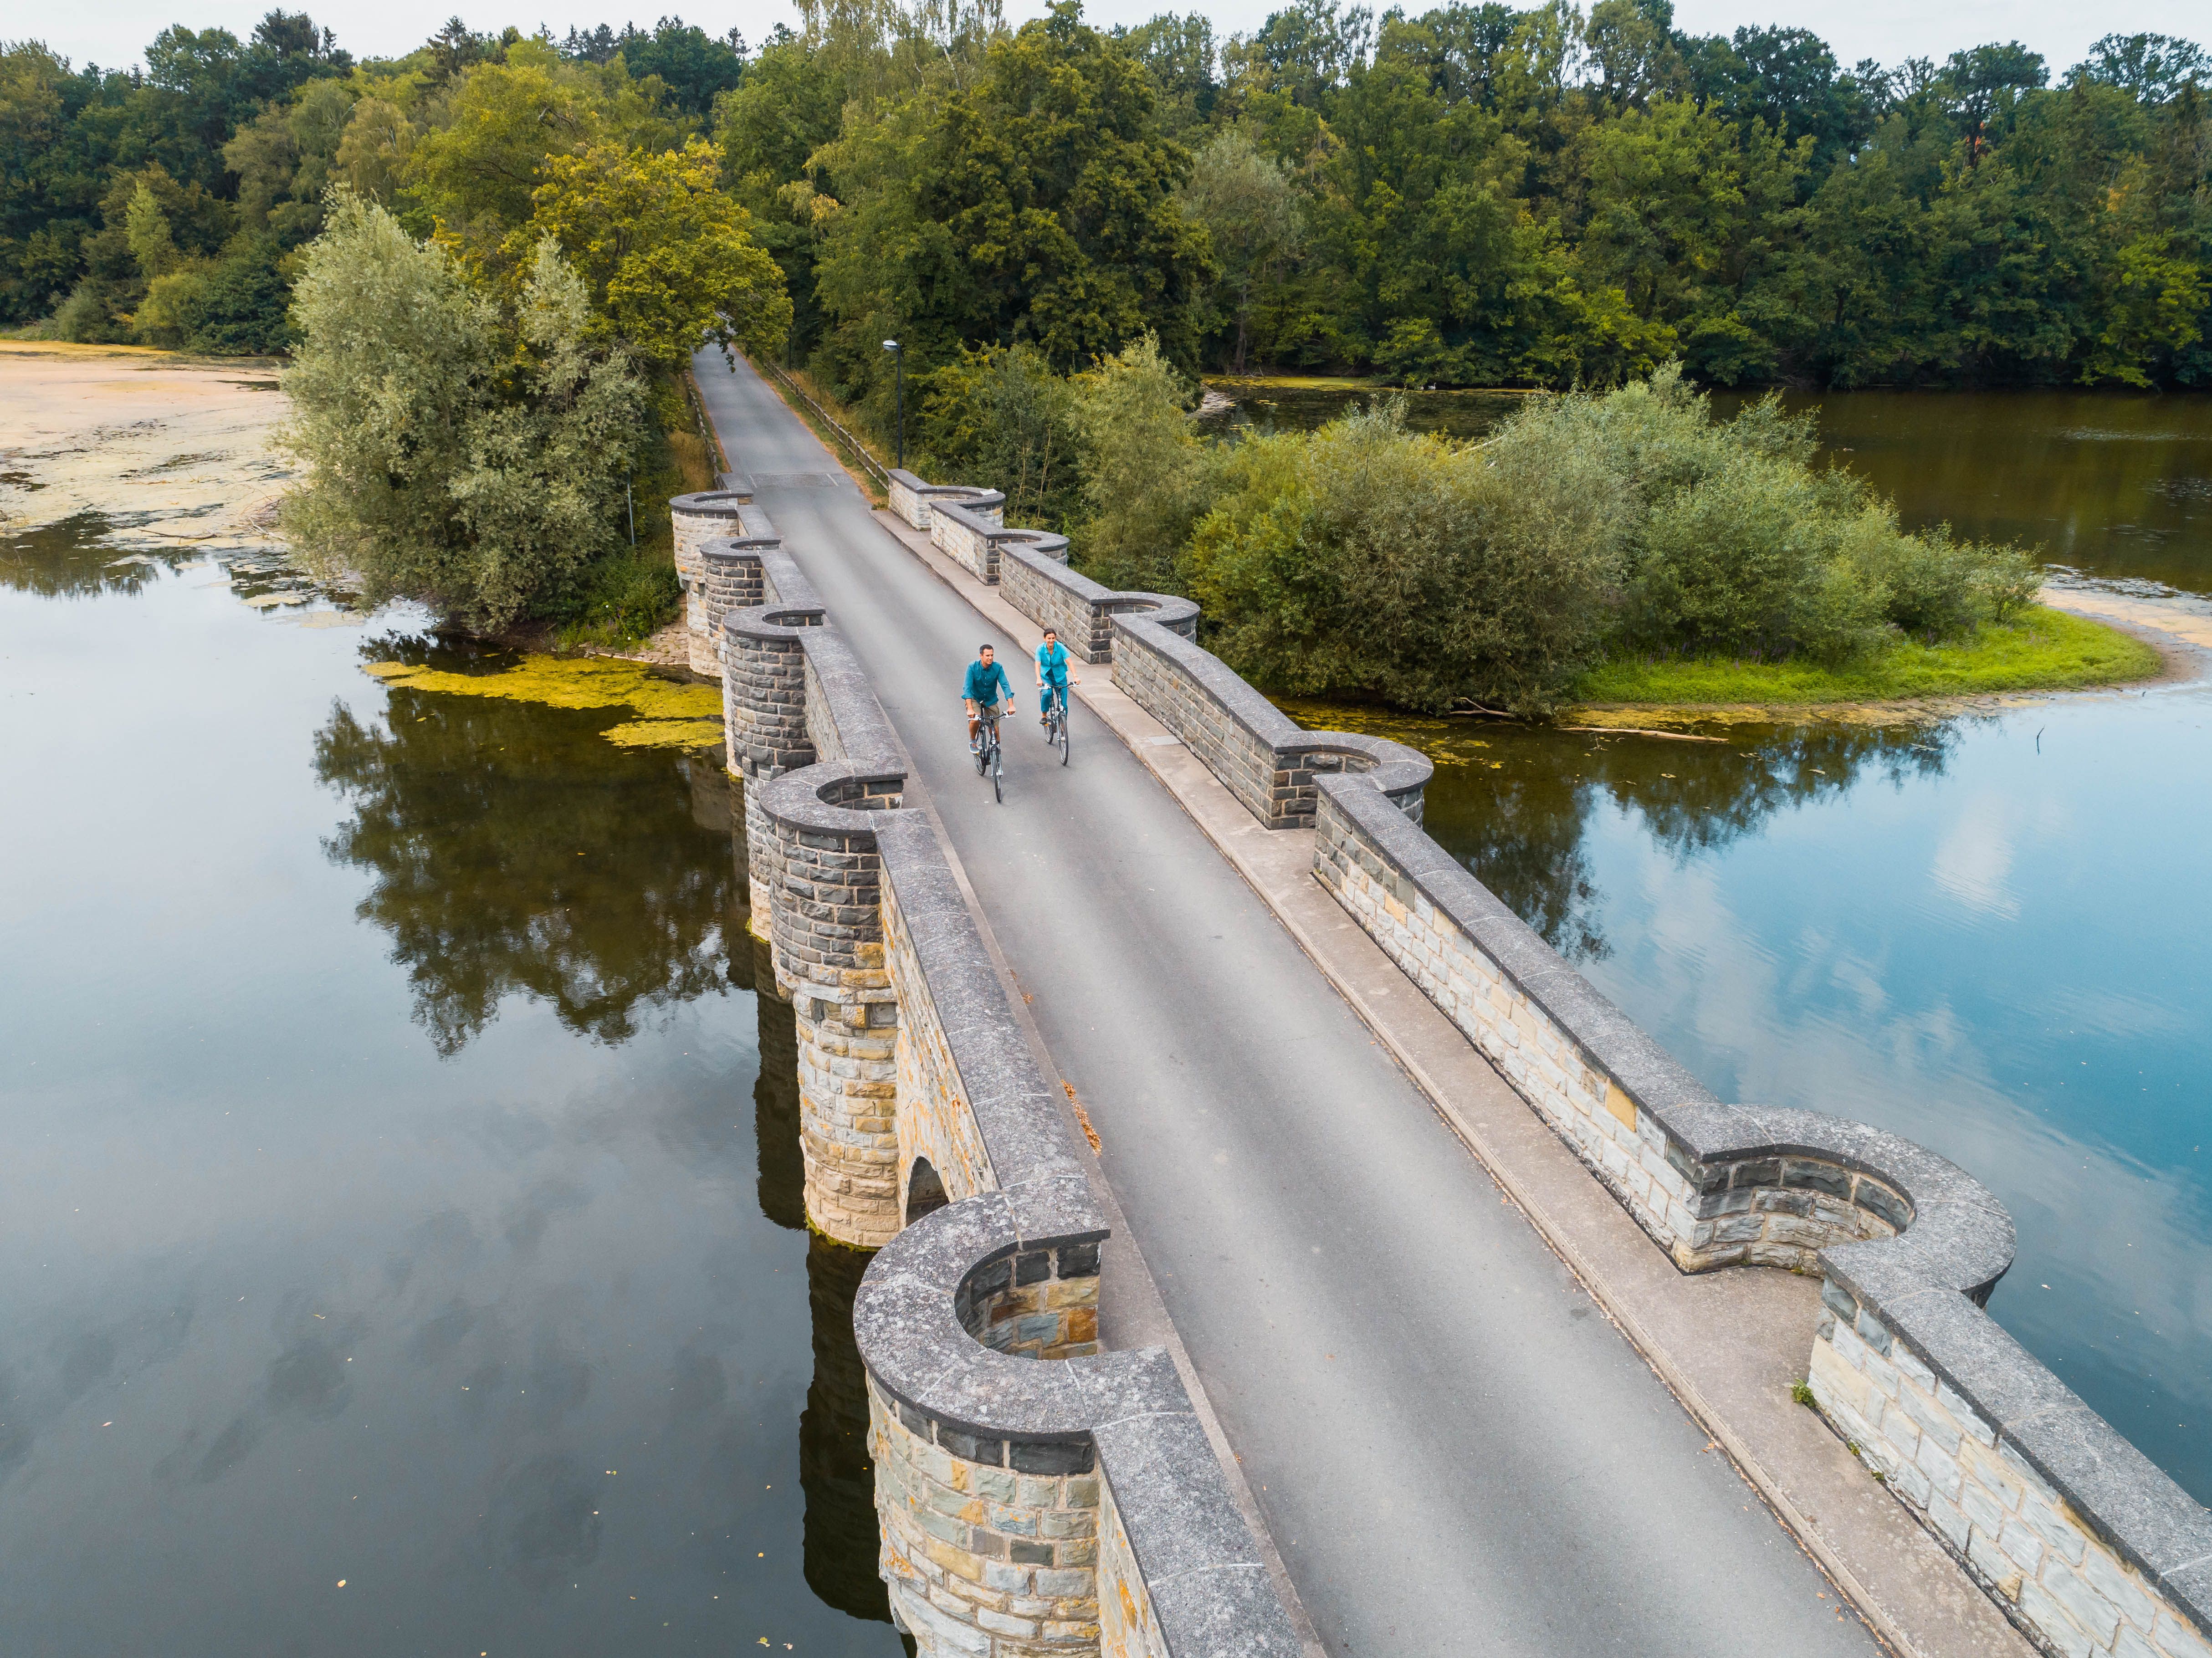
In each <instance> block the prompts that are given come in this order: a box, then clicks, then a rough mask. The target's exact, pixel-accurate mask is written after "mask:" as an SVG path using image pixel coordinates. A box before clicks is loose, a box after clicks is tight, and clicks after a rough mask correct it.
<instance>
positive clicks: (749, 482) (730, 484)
mask: <svg viewBox="0 0 2212 1658" xmlns="http://www.w3.org/2000/svg"><path fill="white" fill-rule="evenodd" d="M714 488H715V489H717V490H718V491H720V492H721V493H723V494H725V495H743V496H744V498H745V499H746V500H747V501H750V500H751V499H752V498H753V493H754V491H753V477H752V474H751V473H750V472H746V471H735V472H717V473H715V474H714Z"/></svg>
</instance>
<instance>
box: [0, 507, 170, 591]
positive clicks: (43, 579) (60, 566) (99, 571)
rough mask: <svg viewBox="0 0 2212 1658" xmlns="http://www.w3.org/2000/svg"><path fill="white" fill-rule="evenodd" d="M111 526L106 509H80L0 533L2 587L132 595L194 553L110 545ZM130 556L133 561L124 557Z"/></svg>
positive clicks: (24, 589)
mask: <svg viewBox="0 0 2212 1658" xmlns="http://www.w3.org/2000/svg"><path fill="white" fill-rule="evenodd" d="M112 527H113V525H112V521H111V520H110V519H108V517H107V516H106V514H105V513H76V515H75V516H74V517H70V518H65V519H63V520H62V521H61V522H60V523H58V524H49V525H46V527H45V528H43V529H38V530H21V531H16V532H15V534H13V535H9V536H0V587H12V588H14V589H15V591H16V592H25V593H31V594H34V595H35V596H37V597H38V598H97V597H99V596H100V594H102V593H116V594H119V595H121V596H122V597H124V598H129V597H130V596H131V595H132V594H134V593H136V592H138V591H139V590H140V589H141V588H143V586H145V585H146V584H147V583H148V582H149V581H151V580H153V579H154V577H155V575H156V574H158V573H160V572H161V571H163V570H166V569H167V568H170V564H171V561H172V560H173V559H178V558H184V557H189V556H191V555H190V554H185V553H172V554H168V555H167V556H158V555H152V554H132V553H128V552H125V550H123V549H122V548H120V547H115V546H111V545H109V544H108V543H107V540H106V537H107V534H108V531H110V530H111V529H112ZM122 561H130V562H122Z"/></svg>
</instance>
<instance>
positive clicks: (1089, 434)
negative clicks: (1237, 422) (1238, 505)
mask: <svg viewBox="0 0 2212 1658" xmlns="http://www.w3.org/2000/svg"><path fill="white" fill-rule="evenodd" d="M1191 401H1192V388H1191V387H1190V386H1189V385H1188V383H1187V382H1186V381H1185V380H1183V378H1182V375H1181V374H1177V373H1176V369H1175V366H1174V365H1173V364H1171V363H1170V362H1169V361H1167V359H1166V358H1164V357H1163V356H1162V355H1160V345H1159V341H1158V339H1156V338H1154V337H1152V335H1150V334H1147V335H1146V336H1144V337H1143V338H1141V339H1139V340H1138V341H1137V342H1136V343H1135V344H1133V345H1131V346H1129V347H1128V348H1127V349H1125V350H1121V351H1118V352H1116V353H1115V355H1112V356H1110V357H1108V358H1105V359H1104V360H1103V361H1101V362H1100V363H1099V364H1098V366H1097V367H1096V368H1094V369H1092V370H1091V371H1090V372H1089V373H1087V374H1079V375H1078V376H1077V377H1076V380H1075V406H1074V410H1073V426H1074V428H1075V434H1076V439H1077V442H1078V445H1079V452H1080V454H1081V457H1082V469H1081V470H1082V478H1083V507H1084V513H1083V515H1082V517H1081V518H1080V519H1079V520H1078V521H1077V522H1076V523H1075V524H1074V525H1071V526H1070V528H1071V529H1072V530H1073V544H1074V550H1075V552H1076V554H1077V556H1079V558H1080V559H1081V560H1082V562H1083V566H1084V568H1085V569H1086V570H1088V571H1089V572H1090V573H1091V574H1092V575H1093V576H1095V577H1096V578H1097V580H1100V581H1103V582H1104V583H1106V584H1107V585H1108V586H1113V587H1127V588H1134V589H1138V590H1139V591H1143V592H1158V590H1160V589H1162V588H1164V587H1166V586H1169V585H1170V583H1171V582H1172V581H1173V580H1174V579H1175V558H1176V550H1177V549H1178V548H1180V547H1181V546H1182V544H1183V543H1184V542H1185V541H1187V540H1188V538H1189V537H1190V532H1191V528H1192V526H1193V525H1195V524H1196V523H1197V522H1198V520H1199V519H1200V517H1202V516H1203V515H1204V514H1205V512H1206V507H1207V506H1208V504H1209V503H1210V501H1211V499H1212V494H1213V491H1214V489H1215V488H1216V485H1217V480H1218V467H1216V466H1215V465H1212V459H1213V458H1212V456H1211V455H1210V454H1209V452H1208V451H1207V449H1206V446H1205V445H1204V444H1202V443H1200V441H1199V439H1198V437H1197V435H1196V434H1194V433H1193V432H1192V430H1191V426H1190V420H1189V417H1188V416H1187V415H1186V414H1185V412H1184V410H1185V409H1186V408H1187V407H1188V404H1190V402H1191Z"/></svg>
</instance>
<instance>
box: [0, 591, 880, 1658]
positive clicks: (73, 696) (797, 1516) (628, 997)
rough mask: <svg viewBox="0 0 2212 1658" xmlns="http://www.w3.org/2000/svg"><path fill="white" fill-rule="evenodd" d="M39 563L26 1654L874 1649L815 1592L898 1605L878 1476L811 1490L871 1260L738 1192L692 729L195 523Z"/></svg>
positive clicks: (11, 714)
mask: <svg viewBox="0 0 2212 1658" xmlns="http://www.w3.org/2000/svg"><path fill="white" fill-rule="evenodd" d="M79 562H81V563H82V562H84V561H79ZM41 568H42V569H43V568H45V567H41ZM91 568H97V567H96V566H94V567H91ZM16 574H21V572H20V571H17V570H15V569H14V568H12V567H8V566H5V565H4V564H0V577H6V578H8V579H5V580H0V638H4V639H5V641H7V643H6V646H5V647H4V649H0V778H4V779H5V783H4V785H0V845H4V846H5V847H7V849H8V854H9V879H8V880H7V881H6V882H5V883H4V884H0V1051H4V1052H5V1053H6V1054H7V1056H8V1063H7V1066H6V1067H5V1069H4V1071H0V1124H4V1127H5V1135H6V1139H5V1146H6V1151H7V1157H8V1166H9V1175H10V1178H9V1200H8V1202H7V1204H6V1205H5V1206H0V1233H4V1235H5V1238H6V1244H7V1253H8V1254H9V1259H10V1260H14V1261H15V1262H16V1263H17V1264H18V1270H17V1271H15V1272H13V1273H11V1274H9V1278H8V1279H7V1280H6V1283H5V1284H4V1286H0V1558H5V1559H6V1560H7V1562H8V1570H7V1571H6V1572H5V1573H4V1574H0V1628H4V1629H6V1630H7V1631H9V1637H10V1638H9V1641H8V1642H7V1643H6V1645H7V1646H8V1648H9V1650H10V1651H24V1652H28V1651H37V1652H40V1653H53V1654H62V1653H70V1654H75V1653H85V1654H112V1653H121V1652H147V1653H151V1652H180V1653H182V1652H230V1651H236V1652H262V1651H310V1650H312V1651H315V1652H318V1653H331V1654H339V1653H355V1652H358V1653H362V1654H370V1653H375V1654H382V1653H389V1652H400V1651H417V1650H422V1651H432V1650H435V1651H447V1650H451V1651H461V1650H464V1649H465V1650H466V1651H467V1652H468V1653H471V1654H474V1653H477V1652H479V1651H483V1650H491V1651H494V1652H499V1651H505V1652H509V1653H513V1652H516V1651H528V1652H544V1653H556V1652H571V1651H574V1652H582V1651H592V1652H601V1651H622V1652H637V1653H677V1652H686V1653H689V1652H698V1651H709V1650H711V1651H715V1652H726V1651H730V1650H732V1649H737V1648H738V1647H744V1648H746V1649H751V1648H752V1647H753V1646H754V1645H755V1643H756V1642H757V1637H760V1636H763V1635H768V1636H772V1637H774V1638H775V1641H776V1643H777V1649H778V1650H781V1643H782V1642H784V1641H786V1640H789V1641H792V1642H793V1643H795V1644H796V1645H797V1647H798V1649H800V1650H803V1651H808V1652H814V1653H851V1654H864V1653H866V1654H884V1653H892V1652H896V1650H897V1648H898V1642H897V1638H896V1636H895V1635H894V1634H893V1632H892V1631H891V1630H890V1626H889V1625H888V1624H887V1623H883V1622H863V1621H859V1620H857V1619H854V1618H852V1617H849V1616H848V1615H847V1614H846V1612H843V1611H842V1610H836V1609H833V1606H831V1605H827V1604H824V1597H825V1596H826V1597H827V1598H828V1599H829V1600H832V1601H835V1602H836V1603H838V1604H840V1605H852V1606H857V1607H859V1608H860V1609H861V1610H863V1611H864V1612H865V1611H866V1594H867V1593H871V1592H872V1594H873V1596H874V1600H875V1603H876V1606H877V1608H878V1610H876V1612H875V1616H876V1617H878V1618H880V1617H881V1615H882V1614H881V1612H880V1610H879V1608H880V1605H881V1599H882V1595H881V1590H880V1588H879V1587H878V1586H876V1585H875V1584H874V1582H873V1565H874V1562H873V1550H872V1545H871V1540H870V1538H869V1536H868V1531H869V1526H868V1521H867V1518H866V1486H865V1482H864V1481H863V1482H862V1483H861V1484H860V1486H859V1487H858V1493H859V1504H860V1507H859V1511H858V1514H857V1515H852V1514H843V1513H836V1514H832V1513H829V1512H827V1511H826V1509H825V1504H824V1503H821V1502H815V1501H812V1500H811V1498H812V1497H813V1495H815V1494H817V1493H816V1492H815V1491H811V1489H810V1488H811V1487H818V1486H819V1485H820V1484H821V1481H820V1479H819V1478H818V1475H819V1473H820V1472H821V1470H822V1468H823V1467H824V1466H825V1465H834V1471H835V1480H834V1482H833V1483H836V1485H838V1491H837V1493H836V1496H837V1498H838V1500H839V1501H841V1502H842V1503H844V1505H845V1506H846V1507H851V1506H852V1505H853V1498H854V1482H853V1480H852V1478H851V1471H850V1467H849V1466H848V1465H849V1464H850V1462H851V1445H852V1442H853V1439H854V1435H855V1434H857V1433H858V1432H860V1431H862V1430H864V1427H865V1418H864V1417H861V1418H858V1419H857V1420H856V1419H854V1409H855V1408H856V1407H858V1406H859V1396H858V1394H857V1385H856V1374H855V1375H854V1376H845V1375H842V1372H841V1371H840V1370H839V1365H840V1363H842V1362H844V1361H842V1360H841V1358H840V1357H839V1356H840V1353H841V1351H842V1352H843V1353H845V1354H846V1355H848V1356H849V1348H850V1339H849V1332H848V1331H847V1332H846V1333H844V1334H843V1336H842V1350H841V1348H840V1345H839V1339H840V1338H839V1332H838V1331H837V1330H836V1327H835V1323H836V1320H835V1312H836V1307H835V1303H836V1300H837V1298H838V1297H840V1296H842V1297H845V1298H846V1299H847V1300H849V1295H850V1285H849V1284H844V1283H843V1282H842V1278H841V1277H840V1275H839V1272H838V1271H837V1269H836V1264H835V1263H832V1265H831V1266H830V1267H829V1269H828V1274H829V1275H828V1278H824V1274H823V1268H821V1266H820V1265H819V1263H815V1262H811V1260H810V1253H809V1248H808V1243H807V1240H806V1237H805V1234H804V1233H803V1232H798V1231H793V1230H789V1229H788V1226H787V1222H788V1219H789V1217H788V1216H787V1215H786V1214H782V1213H781V1210H782V1209H783V1208H785V1207H787V1203H786V1202H785V1197H786V1196H787V1194H784V1193H775V1194H773V1196H774V1201H775V1206H776V1208H777V1210H778V1211H779V1212H778V1213H777V1215H776V1216H775V1217H774V1218H771V1216H769V1215H766V1214H763V1203H765V1202H768V1201H769V1199H770V1197H771V1194H770V1193H769V1191H768V1187H769V1185H770V1181H769V1180H768V1178H767V1177H766V1176H767V1175H768V1173H769V1171H767V1170H763V1169H760V1168H759V1166H758V1159H757V1152H756V1145H755V1133H754V1127H753V1124H754V1121H755V1117H756V1111H757V1110H758V1112H759V1113H760V1115H761V1118H762V1120H763V1121H769V1122H771V1123H774V1122H775V1121H779V1120H780V1118H779V1113H778V1111H777V1110H775V1108H773V1107H774V1102H768V1103H766V1104H759V1105H757V1102H756V1099H755V1075H756V1072H757V1046H758V1044H759V1042H761V1041H762V1040H763V1035H762V1034H761V1027H760V1024H759V1022H758V1020H757V1015H756V1009H755V1005H754V1002H753V999H752V998H751V997H750V995H747V994H744V993H736V992H733V991H732V990H731V989H729V988H728V987H727V986H726V984H723V983H720V982H719V981H711V980H709V979H708V977H706V976H704V975H702V972H701V971H700V963H701V962H702V960H703V961H706V962H708V963H709V964H710V965H715V966H719V963H720V958H721V951H720V944H719V936H718V929H719V926H720V921H721V920H722V918H723V917H724V915H726V913H727V908H728V906H729V904H730V902H732V899H733V896H734V876H733V873H732V861H731V859H732V848H731V845H730V841H729V837H728V835H727V833H726V830H725V829H720V828H713V827H708V826H705V825H703V824H702V822H701V821H700V819H701V817H702V815H704V816H706V817H709V818H711V815H712V814H711V811H708V812H706V813H704V814H702V811H701V802H702V796H701V794H700V792H699V791H698V789H697V788H696V787H695V786H694V785H695V780H694V779H693V777H692V776H691V775H690V773H689V772H688V771H687V768H686V763H685V762H684V759H683V758H682V757H681V756H677V755H672V754H666V753H653V752H644V753H639V752H625V751H623V750H617V749H615V748H613V747H612V746H611V745H609V744H605V743H603V742H600V741H599V738H597V737H596V736H594V735H593V732H594V729H595V727H596V726H597V725H599V724H603V723H606V721H607V720H612V719H618V718H620V717H621V715H620V712H619V711H609V712H608V713H607V714H605V715H604V716H602V715H599V714H578V713H573V712H563V711H558V710H544V709H532V708H517V707H508V708H503V709H500V708H489V707H487V706H485V705H482V704H479V703H477V702H476V701H473V700H471V699H459V698H447V699H444V701H446V702H447V704H456V703H459V704H465V705H466V706H465V707H462V708H453V707H447V708H434V707H432V706H431V700H430V699H428V698H427V697H422V696H420V695H417V696H415V697H413V698H412V699H411V701H410V706H408V707H406V708H404V709H403V708H401V706H400V704H401V702H402V701H408V700H409V699H405V698H402V697H398V696H392V697H388V696H387V693H386V691H385V689H383V688H382V687H380V686H379V685H377V684H376V683H374V682H373V681H371V680H369V679H368V678H367V677H364V676H363V675H362V674H361V673H360V671H359V669H358V662H359V659H360V657H359V651H360V647H361V644H362V639H363V635H362V632H361V631H360V630H359V629H345V628H332V629H312V628H302V627H300V626H298V625H295V623H294V622H293V621H292V620H291V619H289V618H286V617H283V616H261V615H257V614H255V613H254V612H252V611H250V610H246V609H245V608H244V607H243V606H242V605H241V604H240V602H239V598H238V595H237V594H236V592H234V591H233V590H231V589H229V588H228V587H226V586H223V585H222V583H221V581H220V579H219V577H218V575H217V574H216V572H214V571H213V570H212V569H211V568H210V567H208V566H205V565H200V564H192V565H187V566H185V567H184V568H179V569H178V570H176V571H175V572H174V573H173V574H157V573H152V572H149V571H147V570H146V569H145V568H144V567H137V568H134V569H133V570H132V571H131V572H130V573H129V574H130V575H131V581H130V582H129V583H128V584H119V583H118V582H117V581H116V580H113V579H112V577H110V578H107V579H104V580H102V579H80V578H78V577H76V576H70V575H67V574H66V573H64V574H61V575H57V576H56V577H55V578H54V579H53V580H44V579H43V578H42V579H41V580H15V579H13V577H14V576H15V575H16ZM103 589H104V591H103ZM134 589H135V591H134ZM349 721H350V722H351V723H350V724H349V723H348V722H349ZM334 732H335V733H338V734H340V735H344V736H348V738H349V743H350V748H349V750H348V754H347V756H346V764H347V767H348V769H347V770H346V771H345V773H344V781H345V783H346V785H347V788H346V791H345V792H344V793H343V794H341V793H339V792H338V791H337V789H335V788H333V787H332V786H330V785H329V783H328V782H327V781H326V780H324V779H322V778H320V777H319V774H318V764H319V760H320V762H321V763H322V765H323V767H324V768H325V770H326V771H327V770H328V769H329V768H330V766H331V740H330V739H331V736H332V734H333V733H334ZM319 739H321V741H320V744H319ZM484 750H490V752H489V753H487V752H485V751H484ZM501 756H504V758H502V757H501ZM556 842H557V843H558V844H557V845H556ZM578 852H583V853H585V854H586V856H585V857H583V858H581V859H579V858H578V857H577V856H576V855H575V854H576V853H578ZM348 854H350V855H348ZM625 894H627V895H629V896H628V899H627V900H625V898H624V895H625ZM453 1008H459V1009H460V1010H461V1013H460V1014H459V1015H453V1014H451V1013H450V1012H449V1011H447V1010H450V1009H453ZM786 1017H788V1016H786ZM434 1038H435V1039H436V1040H434ZM441 1042H442V1044H443V1046H444V1048H446V1051H447V1055H448V1056H447V1057H441V1052H440V1047H441ZM787 1045H788V1044H787V1039H786V1046H787ZM781 1115H788V1113H787V1112H785V1113H782V1114H781ZM785 1126H786V1127H788V1125H785ZM777 1172H778V1174H779V1176H780V1177H781V1175H784V1174H787V1172H788V1171H787V1170H778V1171H777ZM811 1280H812V1281H813V1287H814V1288H815V1289H816V1291H817V1294H820V1295H822V1296H823V1298H824V1299H823V1305H824V1307H825V1309H827V1310H826V1313H825V1315H826V1316H829V1318H830V1320H831V1324H832V1327H831V1328H830V1329H829V1331H828V1333H827V1336H826V1339H825V1335H824V1333H823V1332H821V1331H817V1330H816V1329H815V1328H814V1321H813V1319H812V1318H811V1315H810V1309H809V1288H810V1281H811ZM825 1367H826V1370H825ZM825 1375H827V1376H829V1381H830V1382H831V1383H832V1384H833V1385H831V1386H829V1387H828V1388H825V1387H824V1385H823V1382H824V1376H825ZM810 1378H811V1379H812V1381H813V1382H814V1389H813V1394H810V1391H809V1384H810ZM803 1411H807V1412H810V1417H809V1419H810V1421H811V1422H812V1423H813V1424H815V1425H814V1428H813V1430H812V1432H813V1437H814V1449H813V1450H812V1451H811V1453H810V1451H809V1449H808V1447H807V1441H806V1435H807V1430H805V1429H803V1428H802V1425H801V1414H802V1412H803ZM810 1455H811V1458H812V1461H811V1464H810V1461H809V1458H810ZM856 1520H857V1524H856V1523H855V1521H856ZM824 1537H828V1538H830V1539H832V1540H836V1539H842V1542H841V1543H840V1544H839V1546H838V1549H836V1550H833V1551H831V1553H832V1554H834V1555H835V1557H836V1558H829V1557H827V1556H823V1555H822V1553H821V1551H820V1550H819V1549H818V1548H817V1542H818V1540H820V1539H822V1538H824ZM846 1555H851V1556H853V1557H854V1558H852V1559H849V1560H848V1559H846V1558H843V1557H844V1556H846ZM341 1578H343V1579H345V1580H346V1582H347V1587H346V1588H344V1589H343V1590H340V1589H338V1588H337V1582H338V1580H339V1579H341ZM856 1586H857V1587H856Z"/></svg>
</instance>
